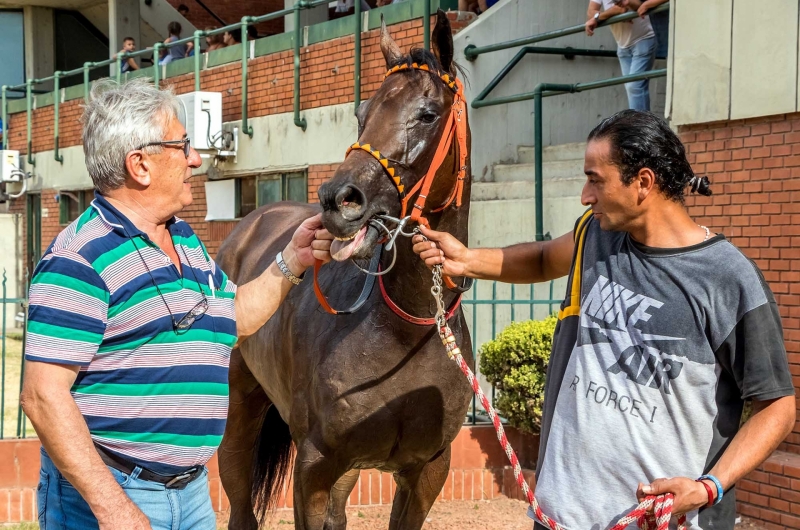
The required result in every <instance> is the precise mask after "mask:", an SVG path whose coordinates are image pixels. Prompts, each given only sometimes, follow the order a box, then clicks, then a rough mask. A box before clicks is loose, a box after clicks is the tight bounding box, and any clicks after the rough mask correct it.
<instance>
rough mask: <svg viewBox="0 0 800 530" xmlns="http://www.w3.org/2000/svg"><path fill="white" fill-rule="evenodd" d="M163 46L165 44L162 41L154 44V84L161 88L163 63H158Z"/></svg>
mask: <svg viewBox="0 0 800 530" xmlns="http://www.w3.org/2000/svg"><path fill="white" fill-rule="evenodd" d="M162 46H164V45H163V44H162V43H160V42H157V43H155V45H153V84H154V85H155V86H156V88H160V85H161V65H160V64H158V61H159V58H158V55H159V53H161V47H162Z"/></svg>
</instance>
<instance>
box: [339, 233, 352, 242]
mask: <svg viewBox="0 0 800 530" xmlns="http://www.w3.org/2000/svg"><path fill="white" fill-rule="evenodd" d="M355 238H356V236H355V234H353V235H352V236H350V237H334V239H335V240H336V241H352V240H354V239H355Z"/></svg>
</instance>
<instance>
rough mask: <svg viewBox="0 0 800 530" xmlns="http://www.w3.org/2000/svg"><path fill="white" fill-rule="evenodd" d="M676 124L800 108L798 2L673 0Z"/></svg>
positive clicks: (673, 68)
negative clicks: (799, 84)
mask: <svg viewBox="0 0 800 530" xmlns="http://www.w3.org/2000/svg"><path fill="white" fill-rule="evenodd" d="M671 4H672V24H673V28H672V31H673V35H674V39H672V40H673V41H674V48H673V53H672V54H671V56H670V61H671V68H670V79H669V82H670V83H671V101H670V106H671V108H672V110H671V115H672V121H673V123H674V124H676V125H685V124H692V123H706V122H711V121H720V120H735V119H742V118H754V117H758V116H768V115H773V114H783V113H789V112H797V111H798V110H800V102H798V61H800V54H798V25H799V24H798V3H797V2H796V1H794V0H771V1H770V2H766V3H765V2H763V1H759V0H706V1H703V2H694V1H690V0H671Z"/></svg>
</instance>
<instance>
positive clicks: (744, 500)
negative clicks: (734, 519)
mask: <svg viewBox="0 0 800 530" xmlns="http://www.w3.org/2000/svg"><path fill="white" fill-rule="evenodd" d="M736 500H737V503H736V504H737V509H738V513H740V514H741V515H746V516H748V517H753V518H755V519H760V520H761V521H764V522H765V524H764V526H765V528H766V529H768V530H784V529H796V528H800V455H796V454H793V453H786V452H780V451H779V452H776V453H774V454H773V455H772V456H771V457H770V458H769V459H767V461H766V462H764V463H763V464H762V465H760V466H759V467H758V469H757V470H756V471H753V472H752V473H750V474H749V475H748V476H747V479H745V480H742V481H741V482H740V483H739V484H738V485H737V492H736Z"/></svg>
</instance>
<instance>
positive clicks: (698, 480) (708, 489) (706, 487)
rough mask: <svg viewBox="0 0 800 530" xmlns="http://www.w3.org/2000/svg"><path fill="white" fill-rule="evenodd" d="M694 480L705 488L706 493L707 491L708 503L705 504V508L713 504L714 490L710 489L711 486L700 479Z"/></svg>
mask: <svg viewBox="0 0 800 530" xmlns="http://www.w3.org/2000/svg"><path fill="white" fill-rule="evenodd" d="M695 482H699V483H700V484H702V485H703V487H704V488H705V489H706V493H708V504H706V508H708V507H711V506H714V491H713V490H712V489H711V486H709V485H708V484H706V483H705V482H703V481H702V480H700V479H697V480H696V481H695Z"/></svg>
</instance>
